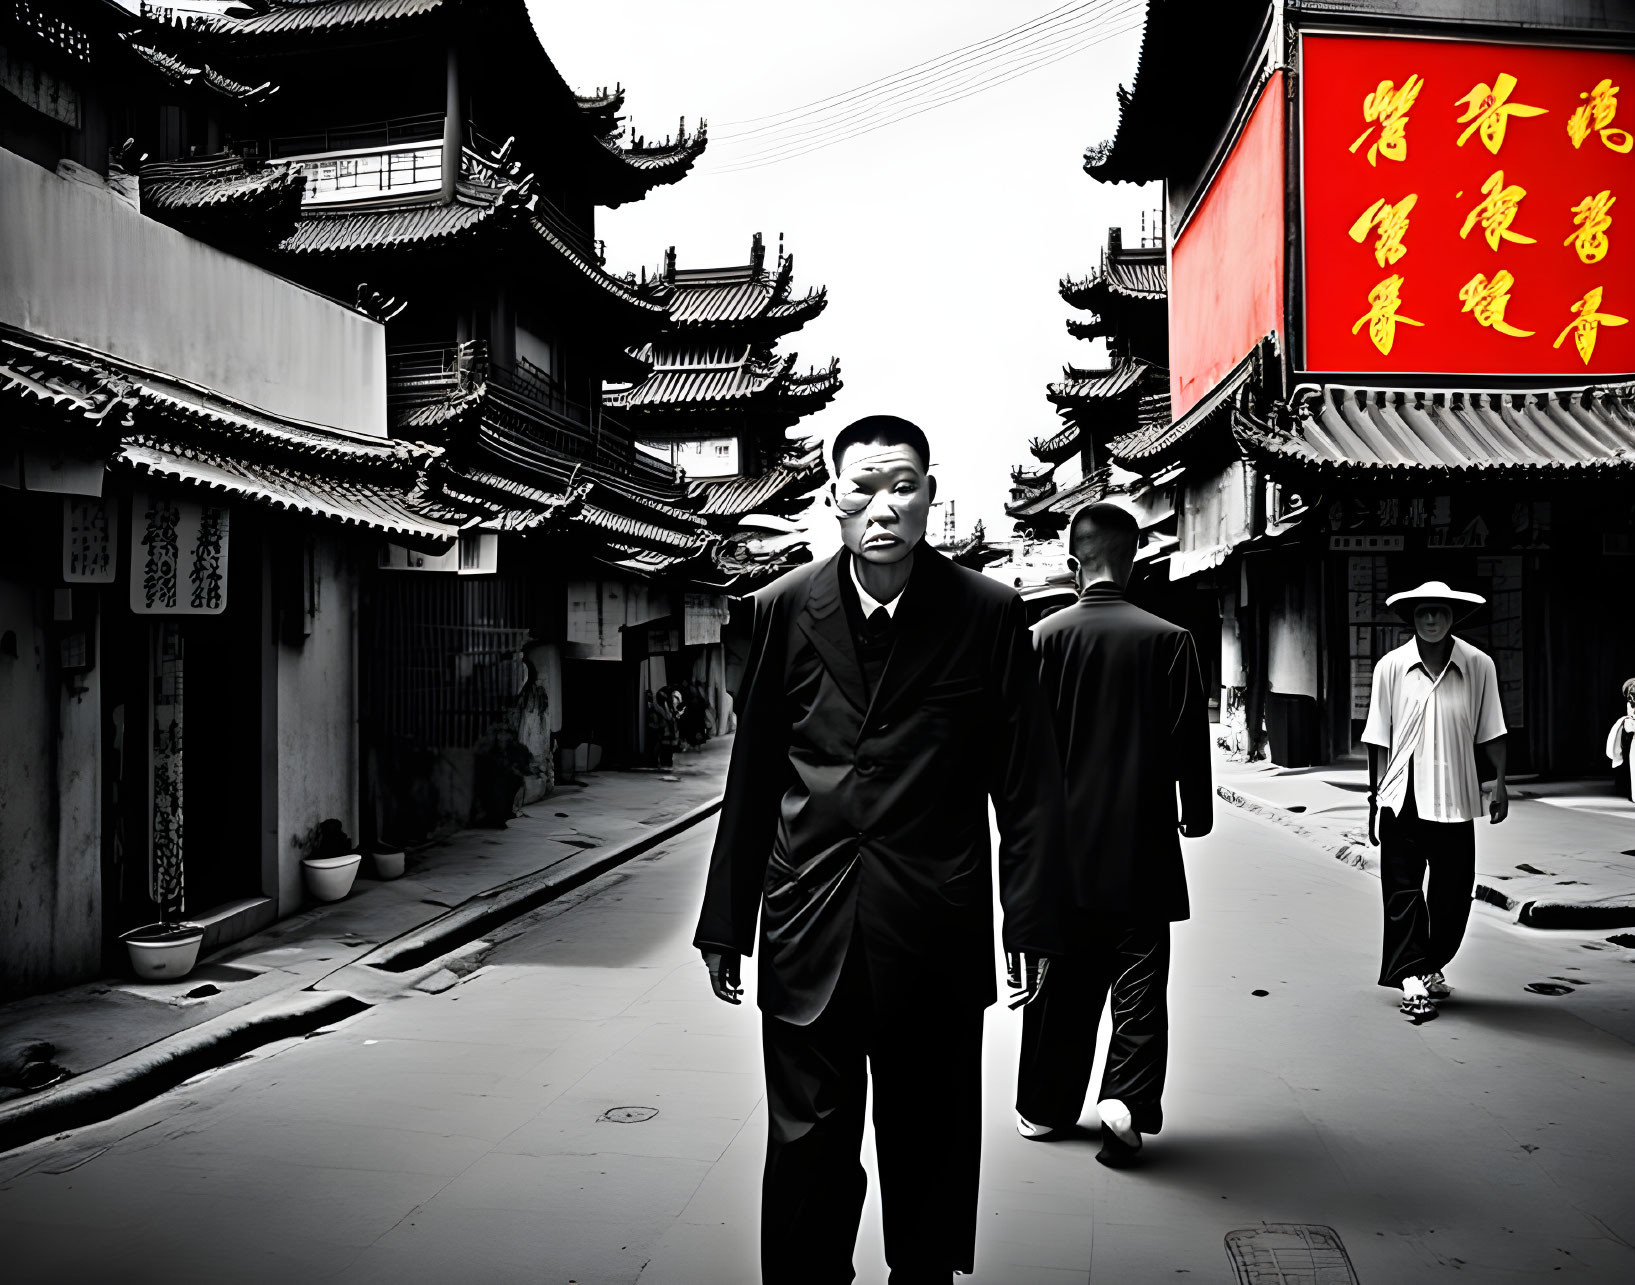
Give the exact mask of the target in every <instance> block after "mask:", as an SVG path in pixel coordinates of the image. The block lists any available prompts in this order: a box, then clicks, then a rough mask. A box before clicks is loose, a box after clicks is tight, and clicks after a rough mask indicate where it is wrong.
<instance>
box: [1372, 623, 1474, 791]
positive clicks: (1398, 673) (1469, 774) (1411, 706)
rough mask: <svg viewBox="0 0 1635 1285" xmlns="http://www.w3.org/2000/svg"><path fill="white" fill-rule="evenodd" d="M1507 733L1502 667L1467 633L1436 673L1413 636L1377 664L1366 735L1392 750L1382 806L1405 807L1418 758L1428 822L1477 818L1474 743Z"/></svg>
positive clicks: (1417, 782) (1417, 783) (1417, 784)
mask: <svg viewBox="0 0 1635 1285" xmlns="http://www.w3.org/2000/svg"><path fill="white" fill-rule="evenodd" d="M1504 734H1505V725H1504V711H1503V708H1502V707H1501V705H1500V702H1499V671H1498V669H1497V667H1496V666H1495V665H1494V664H1493V658H1492V657H1491V656H1489V655H1488V654H1487V653H1486V652H1484V651H1480V650H1478V649H1477V648H1475V647H1472V646H1471V645H1470V644H1469V643H1467V642H1466V641H1465V640H1464V639H1462V638H1455V639H1454V640H1453V651H1452V654H1451V655H1450V656H1449V657H1448V664H1447V667H1446V668H1445V669H1444V670H1443V671H1442V673H1441V675H1440V676H1439V677H1438V678H1436V679H1432V677H1431V675H1430V674H1429V673H1428V672H1427V671H1426V669H1425V664H1424V662H1423V661H1422V660H1420V658H1419V645H1418V643H1417V641H1416V640H1414V639H1412V638H1410V639H1409V640H1408V641H1407V642H1405V643H1404V644H1403V645H1402V646H1400V647H1397V648H1395V649H1394V650H1392V651H1389V652H1387V653H1386V654H1385V655H1383V656H1381V657H1380V659H1379V663H1378V664H1377V665H1375V666H1374V690H1373V695H1372V696H1371V698H1370V699H1369V703H1368V723H1367V725H1366V726H1365V727H1364V728H1363V734H1362V738H1363V740H1364V742H1366V743H1367V744H1369V745H1379V746H1383V747H1384V748H1386V749H1387V750H1389V751H1390V753H1389V756H1388V758H1387V761H1386V768H1385V775H1384V777H1383V778H1382V779H1381V780H1380V783H1379V805H1380V807H1382V808H1391V809H1392V810H1393V811H1395V812H1398V813H1400V812H1401V811H1402V805H1403V803H1404V801H1405V800H1406V799H1407V795H1408V767H1409V765H1410V764H1412V765H1413V769H1414V771H1413V776H1414V806H1415V808H1416V809H1417V810H1418V812H1419V815H1420V816H1421V817H1422V818H1423V819H1424V820H1426V821H1473V820H1475V819H1476V817H1478V816H1479V815H1481V811H1482V785H1481V781H1480V779H1479V778H1478V777H1477V774H1476V754H1475V747H1476V746H1477V745H1480V744H1483V743H1484V742H1487V741H1491V740H1493V739H1495V738H1496V737H1500V736H1503V735H1504Z"/></svg>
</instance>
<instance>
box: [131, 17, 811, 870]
mask: <svg viewBox="0 0 1635 1285" xmlns="http://www.w3.org/2000/svg"><path fill="white" fill-rule="evenodd" d="M188 35H189V37H190V39H191V41H192V43H191V45H190V48H191V49H192V50H193V51H194V52H195V53H196V56H197V57H199V58H200V59H203V58H206V57H215V58H216V59H217V60H218V61H221V62H223V63H230V65H231V66H233V67H234V68H235V69H237V74H239V75H241V76H243V77H245V78H247V80H249V81H254V82H257V83H259V81H260V80H262V79H268V80H276V81H277V82H278V83H279V85H280V92H279V93H278V94H277V95H276V96H274V97H272V98H270V99H269V100H268V101H267V102H266V103H265V104H264V105H261V106H259V107H258V108H257V110H256V112H255V113H254V115H253V118H252V128H251V129H250V130H248V131H247V132H245V133H243V134H240V135H238V136H237V137H235V139H234V140H233V146H232V147H231V148H230V149H228V153H227V154H225V155H210V156H200V157H198V158H197V159H195V160H193V161H191V162H188V163H186V164H184V165H183V166H176V165H171V166H167V167H165V168H163V169H161V170H158V171H156V172H154V173H152V174H151V175H145V178H151V179H152V180H153V183H154V184H162V185H164V186H163V188H162V192H163V195H162V197H160V198H158V200H161V201H162V213H161V207H160V206H159V205H156V207H155V211H156V213H161V217H165V218H167V219H169V220H170V221H172V222H176V223H178V224H179V223H180V221H181V220H183V219H186V220H188V221H189V222H190V224H191V225H192V226H195V227H198V228H199V229H200V233H199V234H200V235H205V236H210V237H212V238H214V239H219V240H221V241H222V242H223V243H227V242H229V241H231V243H232V244H234V245H235V246H241V247H244V248H245V252H246V253H252V254H255V255H257V256H258V257H260V258H261V259H262V260H264V261H265V262H267V263H268V264H270V265H272V266H274V267H276V268H277V270H278V271H280V272H283V273H285V274H288V275H289V276H291V277H293V278H295V279H297V280H300V281H302V282H305V283H308V284H310V285H311V286H313V287H314V288H316V289H319V290H321V291H323V292H325V293H327V294H330V295H333V296H335V297H338V298H343V299H346V300H349V301H352V300H355V301H357V302H358V303H359V304H360V305H361V306H364V307H367V308H370V309H372V310H374V311H375V312H376V313H377V315H380V316H381V317H382V318H383V319H384V323H385V325H386V328H387V366H388V407H387V414H388V419H389V422H390V425H391V430H392V432H393V433H394V434H395V435H397V436H399V437H401V438H404V439H406V440H413V441H423V442H426V443H428V444H431V445H435V446H436V447H438V448H439V449H440V450H441V451H442V452H443V453H442V455H441V456H440V457H439V461H438V464H437V466H436V467H435V468H433V469H431V470H430V471H429V472H428V477H427V483H426V488H425V492H424V494H423V495H422V496H421V497H419V498H420V501H421V502H422V503H423V505H424V506H425V512H427V513H428V514H430V515H433V516H435V517H436V518H437V519H438V520H442V521H447V522H452V523H457V524H458V525H460V527H461V528H462V537H461V545H460V548H459V550H458V551H457V552H455V553H451V554H449V555H448V556H446V557H445V558H442V559H428V558H424V557H420V556H411V555H410V554H409V553H407V552H405V551H403V550H391V551H388V552H387V553H386V554H385V555H383V560H382V563H381V565H380V567H379V569H378V571H377V573H376V574H374V575H372V576H371V577H370V578H369V581H368V583H367V584H366V586H365V595H364V604H363V611H362V628H363V640H362V644H361V646H362V649H363V654H364V655H365V656H366V657H367V664H366V666H365V669H366V672H367V673H368V675H369V680H368V688H367V690H366V692H365V711H364V733H363V735H364V754H365V761H366V764H367V779H368V782H369V785H370V798H371V807H370V809H369V813H368V816H367V817H366V822H367V825H366V828H367V829H370V830H371V831H379V832H380V833H382V834H384V835H386V836H387V837H388V838H390V839H391V840H392V841H394V842H403V841H405V840H412V839H415V838H417V837H419V836H422V835H425V834H428V833H431V832H434V831H436V830H439V829H443V828H447V827H449V826H451V825H460V824H467V823H470V822H471V821H472V820H481V819H484V818H485V817H486V818H489V819H493V820H498V819H501V818H502V817H503V815H505V814H508V812H509V807H510V804H509V799H510V791H509V790H508V789H507V787H508V785H510V784H511V782H512V781H513V776H512V770H511V768H509V767H507V766H506V762H507V760H508V759H509V760H511V761H513V762H527V763H528V764H529V767H528V770H527V771H526V773H525V776H526V782H525V785H524V789H525V792H526V795H527V796H529V797H531V796H534V795H537V794H538V793H540V792H542V791H543V790H545V789H548V788H549V785H550V781H551V777H552V773H553V771H554V770H555V769H556V767H558V766H563V767H569V766H571V765H573V764H577V765H578V766H586V765H588V764H592V763H594V762H595V761H597V760H598V759H599V758H600V757H604V756H605V757H606V758H607V759H609V760H614V761H618V760H627V759H630V758H633V757H635V756H638V755H640V754H641V753H642V752H643V736H644V728H643V720H642V710H643V692H644V691H646V690H656V689H659V688H662V687H663V686H665V684H666V683H667V682H673V681H679V680H680V679H683V678H689V679H690V678H692V677H694V676H695V671H696V670H701V671H702V672H700V673H699V674H698V676H699V677H702V678H706V679H707V680H708V681H709V682H710V684H711V685H712V686H714V687H715V688H717V689H719V687H720V681H721V680H720V671H721V665H720V658H719V647H718V645H717V644H718V643H719V636H720V635H719V630H720V622H721V620H722V619H723V618H724V616H725V603H724V593H725V590H726V589H727V588H728V587H729V586H738V585H741V584H742V583H743V581H744V580H745V579H746V578H753V577H754V576H756V575H759V574H763V573H765V572H766V571H768V570H770V569H771V568H772V567H775V566H777V565H779V563H778V561H777V559H776V558H771V559H769V558H768V557H764V556H758V554H757V550H756V548H754V547H752V546H750V545H749V544H748V543H747V542H744V541H738V540H735V539H734V538H733V526H734V519H735V518H736V517H737V516H739V515H740V514H741V513H742V512H744V511H745V510H743V509H740V508H735V507H734V505H735V503H737V501H738V499H739V498H742V497H733V496H727V495H723V494H721V493H720V492H718V491H716V492H712V491H710V490H707V489H704V488H701V487H699V486H698V485H697V484H696V483H695V482H694V481H693V480H691V479H688V478H684V477H683V476H681V475H680V473H678V471H677V469H676V468H675V467H674V466H673V464H672V463H670V462H669V461H667V460H661V459H658V458H655V456H654V455H653V454H651V453H649V452H645V451H641V450H638V449H637V447H636V432H635V429H634V428H633V427H632V423H631V421H630V420H629V419H627V418H626V417H625V413H626V410H627V409H628V408H626V407H625V406H624V405H622V404H621V403H620V402H619V400H618V399H617V398H608V397H604V394H603V387H604V385H605V384H609V383H612V384H620V385H630V384H631V383H632V381H634V382H635V384H636V386H638V387H639V386H641V385H642V384H643V383H645V382H646V381H647V380H649V379H650V378H651V372H652V368H653V356H652V352H651V349H650V346H651V345H653V344H654V343H655V342H657V341H660V340H661V339H662V337H663V336H664V335H665V333H666V331H667V329H669V328H670V327H672V326H673V325H674V324H675V314H674V312H673V310H672V309H671V307H670V306H669V305H668V303H667V301H665V300H662V299H660V298H658V297H657V295H656V292H655V291H654V290H653V289H644V288H643V287H642V285H641V284H640V283H639V282H637V281H636V280H634V279H631V278H629V277H624V276H618V275H615V274H613V273H612V272H610V271H609V270H608V269H607V267H606V264H605V261H604V255H603V248H602V245H601V243H600V242H599V241H598V240H597V239H596V237H595V221H594V216H595V210H596V208H597V207H598V206H608V207H611V206H617V205H620V204H623V203H625V202H629V201H635V200H640V199H642V198H643V197H644V196H645V195H646V194H647V193H648V192H650V191H651V190H652V189H654V188H656V187H659V186H662V185H665V184H670V183H674V182H676V181H678V180H679V179H680V178H682V177H683V176H684V175H685V174H686V173H687V171H688V169H689V168H690V167H691V165H692V163H693V161H694V160H695V159H696V158H697V156H698V155H699V154H700V153H701V151H702V150H703V148H704V145H705V134H704V130H703V127H702V125H699V126H697V127H695V128H693V129H691V130H689V129H688V128H687V125H686V122H685V121H682V122H681V125H680V127H679V128H677V129H675V130H673V131H672V132H671V133H670V134H669V135H668V136H666V137H665V138H664V139H663V140H662V141H658V140H649V139H647V138H646V137H644V136H643V135H641V134H639V133H636V132H635V131H634V130H633V129H632V128H630V127H629V126H628V125H627V124H626V122H625V118H624V117H623V115H622V112H623V109H624V102H625V99H624V93H623V91H622V89H619V90H614V91H612V92H608V91H605V90H599V91H597V92H595V93H593V94H588V95H580V94H576V93H575V92H574V91H573V90H572V89H570V87H569V86H568V85H567V84H566V83H565V82H564V80H563V79H562V77H561V75H560V74H559V73H558V72H557V70H556V68H555V66H554V65H553V64H552V62H551V60H550V58H549V56H548V55H547V54H546V52H545V50H544V49H543V48H542V47H541V45H540V42H539V39H538V36H537V35H536V34H535V31H534V29H533V26H532V24H531V23H530V21H529V18H528V14H527V11H526V6H525V5H524V4H523V3H522V0H485V2H478V0H466V2H463V3H456V2H455V0H444V2H441V3H439V2H437V0H427V2H426V3H423V4H414V5H402V4H397V3H387V2H385V0H381V2H378V3H369V2H364V0H333V2H320V3H305V2H303V3H289V2H279V0H274V2H273V3H269V4H266V5H262V6H258V7H257V12H255V13H253V14H250V15H247V16H246V15H242V14H240V15H237V16H234V15H233V14H232V13H229V15H227V16H223V17H221V18H219V19H216V20H214V21H211V22H209V23H207V24H205V25H203V26H198V27H194V28H191V29H190V30H189V32H188ZM338 86H339V87H342V89H341V90H339V91H338V90H337V87H338ZM189 164H190V165H192V166H193V167H194V172H193V173H192V174H191V175H188V174H187V173H185V172H182V171H185V170H186V168H187V165H189ZM285 175H299V176H301V177H302V178H303V179H304V182H303V183H302V184H301V186H300V190H299V200H298V203H297V205H296V208H295V209H294V213H295V218H294V222H293V226H289V227H286V225H285V223H284V220H285V219H287V217H288V216H289V214H290V213H291V209H292V204H291V199H290V197H289V195H288V188H289V184H290V182H291V180H290V179H289V178H286V177H283V176H285ZM280 193H282V194H283V195H282V196H281V195H280ZM230 212H231V213H230ZM229 224H231V226H229ZM257 228H260V229H261V230H262V231H263V232H264V233H266V234H267V235H266V238H265V239H264V240H263V241H262V242H261V243H260V245H259V248H253V247H251V246H250V242H249V238H250V237H251V236H252V235H253V234H254V233H255V231H256V229H257ZM746 284H748V285H749V286H750V287H752V288H757V287H756V283H754V282H750V283H746ZM781 288H784V289H786V288H787V285H786V283H785V285H784V286H783V287H781ZM763 293H767V292H766V291H764V290H763ZM783 302H784V299H783V297H782V296H780V297H778V298H777V299H774V300H773V301H772V304H771V305H769V307H768V309H766V310H765V311H766V313H767V315H766V316H764V317H761V318H759V324H760V325H761V326H762V328H763V329H767V330H768V331H769V333H771V334H774V335H775V334H776V333H778V331H777V327H778V326H779V325H784V326H785V328H787V325H788V324H789V323H790V322H792V323H793V324H798V321H799V320H800V319H802V317H803V315H804V314H803V313H802V308H803V307H805V306H806V305H802V304H801V303H800V302H799V301H795V303H794V306H793V309H792V310H790V311H792V313H793V314H794V315H793V316H792V317H790V318H789V319H787V320H786V318H785V317H784V310H783V309H781V308H780V307H779V306H778V305H779V304H781V303H783ZM818 302H819V304H820V303H821V297H819V299H818ZM742 320H743V321H744V322H746V323H747V328H748V329H754V328H755V326H756V324H757V319H756V318H753V317H749V316H748V315H746V316H745V317H744V318H742ZM706 327H707V319H706ZM633 354H634V355H633ZM756 440H757V441H758V439H756ZM750 463H751V464H752V465H753V467H754V468H755V470H757V472H756V475H755V479H754V480H757V481H759V480H762V476H763V475H765V474H767V473H774V472H775V471H776V469H777V468H780V467H781V468H784V469H785V470H786V471H796V472H798V471H799V468H800V466H801V461H799V460H794V461H787V462H785V461H783V460H782V459H776V460H774V459H771V458H767V457H765V456H764V455H757V456H755V457H754V458H753V459H752V460H751V461H750ZM774 480H775V481H779V480H780V479H776V478H775V479H774ZM783 485H784V486H785V488H786V489H787V485H788V484H787V482H785V483H783ZM774 489H777V488H776V487H775V488H774ZM752 498H759V497H752ZM777 500H778V497H777V496H776V495H771V496H768V497H766V498H765V502H766V503H767V504H768V505H773V506H775V505H776V503H777ZM711 648H714V649H715V654H714V655H713V658H712V655H711V654H710V649H711ZM684 649H691V650H684ZM671 671H676V672H671ZM718 703H719V704H721V705H722V707H723V713H724V703H722V702H718ZM519 744H520V746H521V747H522V750H523V753H522V754H521V755H520V757H519V755H518V753H517V748H516V747H517V746H518V745H519ZM553 745H554V746H555V747H556V751H557V752H556V753H553V748H552V747H553Z"/></svg>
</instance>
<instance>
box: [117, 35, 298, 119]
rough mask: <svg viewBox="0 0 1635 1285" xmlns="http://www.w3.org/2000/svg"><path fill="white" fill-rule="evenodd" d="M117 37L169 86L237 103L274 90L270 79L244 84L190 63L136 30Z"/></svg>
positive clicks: (265, 96)
mask: <svg viewBox="0 0 1635 1285" xmlns="http://www.w3.org/2000/svg"><path fill="white" fill-rule="evenodd" d="M120 39H121V40H123V41H124V42H125V46H126V48H128V49H129V50H130V51H131V53H133V54H134V55H135V56H136V57H137V59H138V60H139V61H140V62H142V63H143V64H145V65H146V66H148V67H151V68H152V69H153V70H154V71H156V72H158V73H159V74H160V75H161V76H163V77H164V78H165V79H166V80H167V81H169V82H170V83H171V84H173V85H177V86H180V87H182V88H186V89H206V90H209V91H211V92H212V93H215V94H218V95H220V96H221V97H223V98H227V99H231V100H233V101H235V102H241V103H257V102H261V101H262V100H263V99H265V98H267V97H268V96H270V95H272V94H275V93H277V92H278V86H276V85H274V84H273V83H272V82H271V81H270V80H268V81H263V82H262V83H261V84H259V85H250V84H246V83H244V82H243V81H239V80H234V79H233V78H232V77H231V76H225V75H223V74H222V73H221V72H219V71H217V70H216V69H215V68H214V67H211V66H209V65H208V64H206V63H199V64H198V65H197V66H194V61H195V60H192V59H183V58H180V57H178V56H177V55H175V54H173V53H170V52H169V51H168V50H165V49H162V48H160V47H159V46H158V45H156V44H154V43H153V42H152V41H151V40H149V39H145V38H140V37H139V33H137V32H121V33H120Z"/></svg>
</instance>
